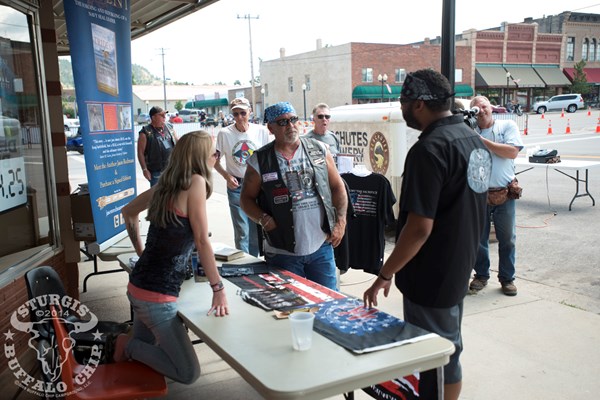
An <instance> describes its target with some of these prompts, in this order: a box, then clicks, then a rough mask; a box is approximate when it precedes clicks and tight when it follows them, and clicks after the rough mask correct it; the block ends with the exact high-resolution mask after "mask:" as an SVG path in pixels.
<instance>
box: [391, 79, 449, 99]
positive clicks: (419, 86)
mask: <svg viewBox="0 0 600 400" xmlns="http://www.w3.org/2000/svg"><path fill="white" fill-rule="evenodd" d="M452 96H454V93H448V91H447V90H446V89H444V88H442V87H438V86H432V85H429V84H428V82H426V81H424V80H423V79H421V78H418V77H416V76H415V75H414V74H408V75H407V76H406V78H405V79H404V83H403V85H402V92H400V97H401V98H405V99H409V100H423V101H429V100H446V99H447V98H449V97H452Z"/></svg>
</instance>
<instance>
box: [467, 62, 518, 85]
mask: <svg viewBox="0 0 600 400" xmlns="http://www.w3.org/2000/svg"><path fill="white" fill-rule="evenodd" d="M509 85H510V82H509ZM486 86H487V87H506V70H505V69H504V68H502V67H500V66H497V67H476V68H475V87H486ZM512 87H513V88H514V87H515V85H514V84H513V85H512Z"/></svg>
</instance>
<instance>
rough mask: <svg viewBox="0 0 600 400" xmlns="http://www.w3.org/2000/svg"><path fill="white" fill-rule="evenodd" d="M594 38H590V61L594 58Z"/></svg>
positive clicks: (595, 48)
mask: <svg viewBox="0 0 600 400" xmlns="http://www.w3.org/2000/svg"><path fill="white" fill-rule="evenodd" d="M596 50H597V47H596V39H592V45H591V46H590V61H594V60H596V57H597V56H596Z"/></svg>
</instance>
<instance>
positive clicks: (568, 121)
mask: <svg viewBox="0 0 600 400" xmlns="http://www.w3.org/2000/svg"><path fill="white" fill-rule="evenodd" d="M565 133H566V134H569V133H571V119H567V129H565Z"/></svg>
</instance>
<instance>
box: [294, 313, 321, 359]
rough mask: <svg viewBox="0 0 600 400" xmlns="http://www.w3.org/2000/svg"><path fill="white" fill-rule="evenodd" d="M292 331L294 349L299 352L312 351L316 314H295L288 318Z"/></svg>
mask: <svg viewBox="0 0 600 400" xmlns="http://www.w3.org/2000/svg"><path fill="white" fill-rule="evenodd" d="M288 318H289V320H290V326H291V329H292V347H293V348H294V350H297V351H305V350H308V349H310V346H311V345H312V334H313V324H314V322H315V314H313V313H311V312H304V311H298V312H293V313H291V314H290V316H289V317H288Z"/></svg>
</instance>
